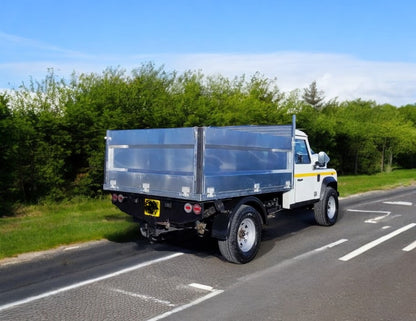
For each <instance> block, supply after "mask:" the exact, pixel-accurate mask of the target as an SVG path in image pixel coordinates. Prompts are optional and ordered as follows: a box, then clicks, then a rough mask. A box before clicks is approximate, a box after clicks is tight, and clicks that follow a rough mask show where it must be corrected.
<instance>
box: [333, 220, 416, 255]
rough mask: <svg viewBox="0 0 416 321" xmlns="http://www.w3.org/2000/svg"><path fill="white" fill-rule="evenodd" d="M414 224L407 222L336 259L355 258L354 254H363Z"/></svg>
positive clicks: (414, 224) (415, 224)
mask: <svg viewBox="0 0 416 321" xmlns="http://www.w3.org/2000/svg"><path fill="white" fill-rule="evenodd" d="M415 226H416V223H411V224H408V225H406V226H404V227H402V228H399V229H398V230H395V231H393V232H391V233H389V234H387V235H384V236H383V237H380V238H378V239H377V240H374V241H372V242H370V243H367V244H365V245H363V246H361V247H360V248H358V249H356V250H354V251H352V252H350V253H348V254H347V255H344V256H343V257H340V258H339V259H338V260H340V261H344V262H346V261H349V260H351V259H353V258H355V257H356V256H358V255H360V254H363V253H364V252H366V251H368V250H370V249H372V248H373V247H376V246H377V245H379V244H381V243H383V242H385V241H387V240H389V239H391V238H393V237H395V236H397V235H399V234H401V233H403V232H406V231H407V230H410V229H411V228H413V227H415Z"/></svg>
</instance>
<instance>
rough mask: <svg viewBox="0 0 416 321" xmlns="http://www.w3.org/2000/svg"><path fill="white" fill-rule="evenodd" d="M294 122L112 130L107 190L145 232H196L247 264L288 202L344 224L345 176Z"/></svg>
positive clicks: (156, 234) (108, 145)
mask: <svg viewBox="0 0 416 321" xmlns="http://www.w3.org/2000/svg"><path fill="white" fill-rule="evenodd" d="M295 124H296V118H295V117H293V120H292V124H290V125H278V126H229V127H192V128H167V129H137V130H109V131H107V136H106V141H107V142H106V160H105V178H104V190H106V191H109V192H110V193H111V194H112V202H113V203H114V204H115V205H116V206H118V207H119V208H120V209H121V210H122V211H124V212H125V213H127V214H129V215H132V216H133V217H134V219H135V220H136V221H137V222H139V227H140V231H141V233H142V235H143V236H145V237H147V238H149V239H151V240H153V239H156V238H158V237H159V236H161V235H163V234H164V233H168V232H170V231H175V230H178V229H192V230H195V231H196V232H197V233H198V234H199V235H201V236H208V237H212V238H215V239H217V240H218V245H219V249H220V252H221V254H222V255H223V257H224V258H225V259H226V260H228V261H230V262H234V263H247V262H249V261H251V260H252V259H253V258H254V257H255V256H256V254H257V252H258V249H259V247H260V240H261V234H262V226H263V224H267V222H268V218H269V216H271V215H272V214H274V213H276V212H278V211H280V210H282V209H293V208H298V207H312V206H313V208H314V217H315V220H316V222H317V223H318V224H320V225H325V226H329V225H333V224H335V222H336V221H337V218H338V191H337V188H338V182H337V173H336V171H335V170H334V169H330V168H327V163H328V161H329V157H328V156H327V155H326V154H325V153H324V152H320V153H319V154H315V153H313V152H312V150H311V148H310V146H309V142H308V137H307V135H306V134H305V133H304V132H302V131H300V130H297V129H296V125H295Z"/></svg>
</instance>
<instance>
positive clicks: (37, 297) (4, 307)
mask: <svg viewBox="0 0 416 321" xmlns="http://www.w3.org/2000/svg"><path fill="white" fill-rule="evenodd" d="M183 254H184V253H182V252H179V253H174V254H171V255H168V256H164V257H161V258H159V259H155V260H151V261H147V262H143V263H140V264H137V265H133V266H131V267H128V268H125V269H122V270H120V271H116V272H113V273H110V274H106V275H103V276H99V277H97V278H93V279H89V280H85V281H82V282H79V283H75V284H72V285H69V286H65V287H63V288H60V289H56V290H53V291H49V292H45V293H42V294H39V295H35V296H31V297H28V298H26V299H23V300H19V301H15V302H11V303H8V304H5V305H1V306H0V312H1V311H4V310H7V309H10V308H14V307H16V306H19V305H22V304H26V303H30V302H33V301H36V300H40V299H43V298H47V297H50V296H53V295H56V294H59V293H62V292H66V291H69V290H73V289H77V288H80V287H82V286H85V285H89V284H92V283H95V282H99V281H102V280H106V279H109V278H112V277H115V276H119V275H121V274H125V273H128V272H132V271H135V270H138V269H141V268H144V267H146V266H149V265H152V264H155V263H159V262H163V261H167V260H170V259H173V258H175V257H178V256H181V255H183Z"/></svg>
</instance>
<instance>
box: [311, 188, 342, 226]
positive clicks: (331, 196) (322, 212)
mask: <svg viewBox="0 0 416 321" xmlns="http://www.w3.org/2000/svg"><path fill="white" fill-rule="evenodd" d="M314 214H315V220H316V222H317V223H318V224H319V225H323V226H329V225H334V224H335V223H336V221H337V219H338V193H337V191H336V190H335V189H333V188H332V187H329V186H328V187H327V188H326V189H325V191H324V194H323V195H322V198H321V199H320V200H319V202H318V203H315V206H314Z"/></svg>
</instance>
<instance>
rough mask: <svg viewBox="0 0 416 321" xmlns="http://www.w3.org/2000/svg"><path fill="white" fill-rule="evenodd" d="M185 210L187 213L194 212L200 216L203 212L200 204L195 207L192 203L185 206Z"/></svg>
mask: <svg viewBox="0 0 416 321" xmlns="http://www.w3.org/2000/svg"><path fill="white" fill-rule="evenodd" d="M183 209H184V211H185V212H186V213H191V212H194V214H195V215H199V214H201V212H202V207H201V205H199V204H198V203H196V204H193V205H192V204H191V203H186V204H185V205H184V206H183Z"/></svg>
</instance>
